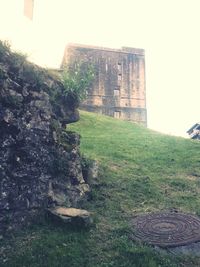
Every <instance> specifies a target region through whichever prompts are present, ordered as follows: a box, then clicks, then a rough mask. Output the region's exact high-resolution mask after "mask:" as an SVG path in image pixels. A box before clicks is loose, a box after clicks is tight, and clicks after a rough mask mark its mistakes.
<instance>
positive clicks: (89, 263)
mask: <svg viewBox="0 0 200 267" xmlns="http://www.w3.org/2000/svg"><path fill="white" fill-rule="evenodd" d="M67 130H70V131H71V130H72V131H76V132H79V133H80V134H81V136H82V139H81V151H82V153H84V155H86V156H87V157H89V158H91V159H96V160H97V161H98V162H99V165H100V175H99V184H98V186H97V185H96V186H94V187H93V189H92V193H91V199H90V201H89V202H86V203H83V205H82V207H83V208H86V209H88V210H90V211H92V212H93V213H94V217H95V225H94V226H93V227H91V228H90V229H88V230H82V229H65V228H63V227H58V226H54V225H52V224H51V223H46V222H43V221H41V222H38V223H37V224H36V225H34V226H33V227H31V228H29V229H28V230H26V231H24V232H21V233H19V234H18V235H15V236H13V238H11V240H7V241H4V240H0V246H2V248H3V249H2V248H0V253H1V255H3V257H2V263H1V265H0V266H12V267H13V266H20V267H21V266H37V267H39V266H53V267H54V266H55V267H56V266H70V267H72V266H74V267H84V266H85V267H111V266H113V267H114V266H115V267H123V266H124V267H134V266H135V267H159V266H165V267H170V266H171V267H172V266H174V267H175V266H188V267H192V266H195V267H196V266H200V259H199V258H197V257H192V256H177V255H176V256H175V255H173V254H170V253H167V252H166V251H164V250H155V249H153V248H152V247H149V246H145V245H142V244H138V243H136V242H134V241H132V240H131V239H130V235H131V233H132V231H133V229H132V227H131V219H132V218H133V217H134V216H136V215H138V214H140V213H145V212H155V211H166V210H178V211H183V212H190V213H193V214H196V215H200V198H199V193H200V167H199V166H200V157H199V150H200V143H199V142H197V141H191V140H187V139H184V138H178V137H172V136H167V135H163V134H160V133H157V132H154V131H151V130H148V129H145V128H143V127H140V126H138V125H136V124H132V123H129V122H125V121H120V120H116V119H113V118H110V117H105V116H101V115H97V114H93V113H87V112H81V119H80V121H79V122H78V123H75V124H72V125H70V126H69V127H68V129H67ZM5 247H7V248H9V250H7V249H6V248H5ZM3 261H4V263H3Z"/></svg>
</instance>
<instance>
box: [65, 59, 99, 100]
mask: <svg viewBox="0 0 200 267" xmlns="http://www.w3.org/2000/svg"><path fill="white" fill-rule="evenodd" d="M94 76H95V75H94V67H93V65H92V64H89V63H87V62H76V63H75V64H74V65H73V67H72V66H67V67H65V69H64V72H63V74H62V83H63V85H64V88H65V93H66V94H67V93H69V92H70V93H74V94H76V96H77V97H78V99H79V101H82V100H84V99H85V98H86V96H87V93H88V89H89V88H90V86H91V85H92V82H93V80H94Z"/></svg>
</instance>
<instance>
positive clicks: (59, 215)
mask: <svg viewBox="0 0 200 267" xmlns="http://www.w3.org/2000/svg"><path fill="white" fill-rule="evenodd" d="M48 214H49V215H50V217H52V218H53V219H56V220H57V221H60V222H62V223H68V224H72V225H77V226H83V227H88V226H90V225H91V224H92V223H93V220H92V217H91V213H90V212H89V211H87V210H83V209H76V208H66V207H61V206H57V207H54V208H50V209H48Z"/></svg>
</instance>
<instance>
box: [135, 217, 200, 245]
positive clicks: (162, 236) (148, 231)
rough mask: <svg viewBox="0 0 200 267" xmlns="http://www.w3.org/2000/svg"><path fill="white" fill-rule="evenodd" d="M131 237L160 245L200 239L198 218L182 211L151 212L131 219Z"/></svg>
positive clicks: (191, 241) (182, 243) (183, 243)
mask: <svg viewBox="0 0 200 267" xmlns="http://www.w3.org/2000/svg"><path fill="white" fill-rule="evenodd" d="M132 223H133V225H134V234H133V235H132V238H133V239H135V240H140V241H143V242H145V243H148V244H152V245H157V246H160V247H177V246H183V245H187V244H191V243H194V242H197V241H200V219H199V218H198V217H196V216H194V215H190V214H184V213H152V214H147V215H141V216H138V217H137V218H135V219H133V221H132Z"/></svg>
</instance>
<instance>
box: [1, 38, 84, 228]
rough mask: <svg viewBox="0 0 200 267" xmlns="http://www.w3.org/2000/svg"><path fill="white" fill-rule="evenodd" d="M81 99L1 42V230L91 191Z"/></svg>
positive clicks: (71, 204)
mask: <svg viewBox="0 0 200 267" xmlns="http://www.w3.org/2000/svg"><path fill="white" fill-rule="evenodd" d="M77 106H78V100H77V98H76V96H75V95H74V94H72V93H71V94H69V93H68V94H66V93H65V92H64V88H63V85H62V83H61V82H60V80H59V79H58V78H56V76H54V75H51V74H50V73H49V72H47V71H46V70H43V69H41V68H39V67H37V66H35V65H33V64H30V63H28V62H27V61H26V59H25V58H24V56H22V55H17V54H15V53H12V52H11V51H10V49H9V48H8V47H7V46H4V44H2V43H1V42H0V232H3V231H5V230H8V229H12V228H13V227H14V228H16V226H20V225H23V224H26V223H27V222H29V221H30V220H32V218H33V217H34V216H36V215H37V214H38V212H39V211H41V210H44V209H46V208H49V207H53V206H56V205H61V206H67V207H71V206H73V207H76V206H77V203H78V202H79V201H80V200H81V199H83V197H84V196H85V195H86V194H87V192H89V186H88V184H87V183H86V182H85V181H84V179H83V175H82V168H81V157H80V153H79V142H80V141H79V140H80V137H79V135H78V134H76V133H73V132H68V131H65V127H66V124H68V123H71V122H75V121H77V120H78V119H79V115H78V112H77Z"/></svg>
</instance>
